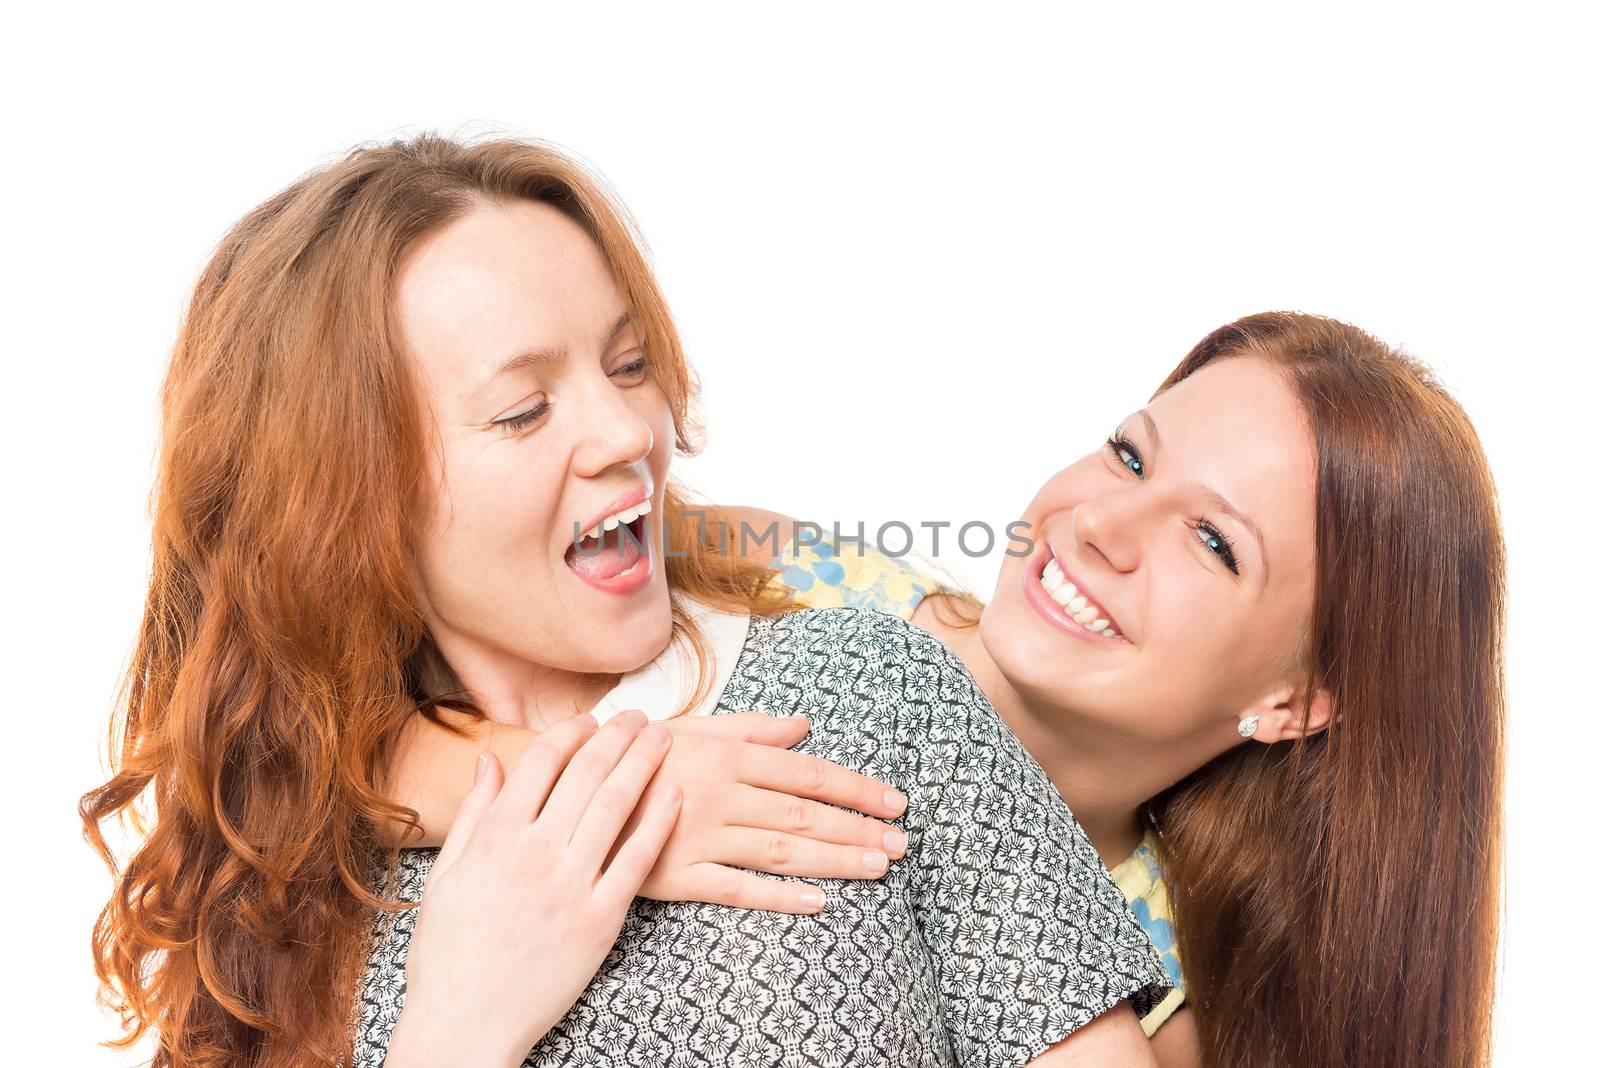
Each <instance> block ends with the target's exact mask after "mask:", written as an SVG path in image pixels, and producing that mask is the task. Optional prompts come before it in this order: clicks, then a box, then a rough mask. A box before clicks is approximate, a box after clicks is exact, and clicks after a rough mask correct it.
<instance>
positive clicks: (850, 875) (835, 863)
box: [706, 827, 889, 879]
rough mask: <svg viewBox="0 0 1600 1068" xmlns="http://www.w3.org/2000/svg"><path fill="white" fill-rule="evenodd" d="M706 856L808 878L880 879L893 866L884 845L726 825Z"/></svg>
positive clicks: (744, 866)
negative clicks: (842, 842)
mask: <svg viewBox="0 0 1600 1068" xmlns="http://www.w3.org/2000/svg"><path fill="white" fill-rule="evenodd" d="M706 859H707V860H711V861H714V862H715V863H718V864H734V865H737V866H739V867H741V868H750V869H752V870H754V871H764V872H769V873H771V874H773V875H799V876H802V877H804V878H808V879H877V878H881V877H882V875H883V873H884V872H886V871H888V870H889V855H888V854H887V853H885V852H884V851H883V849H882V848H881V847H877V846H873V847H869V848H866V849H863V848H861V847H860V846H848V845H833V844H831V843H827V842H813V841H812V840H811V839H809V838H801V837H799V836H798V835H793V834H785V833H784V832H782V831H758V830H756V829H755V828H753V827H724V828H722V829H721V830H720V831H717V832H716V834H715V835H713V836H712V838H711V840H710V841H709V842H708V843H707V845H706Z"/></svg>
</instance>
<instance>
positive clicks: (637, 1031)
mask: <svg viewBox="0 0 1600 1068" xmlns="http://www.w3.org/2000/svg"><path fill="white" fill-rule="evenodd" d="M747 709H759V710H761V711H765V712H770V713H775V714H782V715H790V714H803V715H806V716H809V717H810V719H811V731H810V733H809V734H808V735H807V737H806V739H805V740H804V742H802V743H801V745H800V746H799V747H798V748H799V749H800V750H802V751H805V752H810V753H814V754H816V755H818V756H823V757H827V758H829V759H831V760H835V761H838V762H839V763H842V764H845V765H847V766H850V767H853V768H856V769H857V770H860V771H862V772H865V773H866V774H869V775H872V776H874V777H876V778H879V779H882V780H884V781H886V782H889V783H892V784H894V785H895V786H897V787H898V788H899V789H901V790H903V791H904V792H905V793H906V794H907V796H908V798H909V801H910V804H909V806H908V808H907V811H906V813H905V815H904V816H903V817H902V818H901V819H900V821H898V822H899V825H900V826H901V827H902V828H903V829H904V830H905V832H906V837H907V840H908V849H907V852H906V855H905V856H904V857H903V858H901V859H900V860H898V861H896V862H894V863H893V864H892V865H891V866H890V869H889V872H888V874H887V875H885V876H884V877H883V878H882V879H880V880H878V881H845V880H819V881H818V882H819V883H820V885H822V886H823V887H824V888H825V890H826V893H827V904H826V907H825V908H824V909H823V911H822V912H821V913H820V914H818V915H815V916H785V915H778V914H775V913H766V912H746V911H740V910H736V909H729V908H722V907H719V906H714V905H704V904H695V903H681V902H677V903H663V902H658V901H648V900H639V901H636V902H634V905H633V907H632V909H631V910H630V911H629V913H628V916H627V920H626V922H625V923H624V926H623V928H622V934H621V936H620V937H619V938H618V940H617V944H616V946H615V947H614V948H613V950H612V952H611V954H610V956H609V957H608V958H607V960H606V961H605V963H604V964H603V965H602V966H601V969H600V972H599V974H598V975H596V976H595V979H594V981H593V982H592V983H590V985H589V987H588V989H587V990H585V991H584V993H583V995H582V997H581V998H580V999H579V1001H578V1003H577V1004H576V1005H574V1006H573V1008H572V1010H571V1011H570V1012H569V1013H568V1014H567V1015H566V1017H565V1018H564V1019H563V1020H562V1021H561V1022H560V1023H559V1024H558V1025H557V1026H556V1027H555V1029H554V1030H552V1031H551V1032H550V1033H549V1034H547V1035H546V1036H545V1037H544V1038H543V1039H542V1040H541V1041H540V1042H539V1044H538V1045H537V1046H535V1047H534V1048H533V1050H532V1051H531V1052H530V1053H529V1054H528V1057H527V1059H526V1061H525V1062H524V1063H525V1065H528V1066H537V1068H553V1066H556V1065H562V1066H569V1068H571V1066H579V1065H594V1066H602V1065H603V1066H613V1065H641V1066H648V1065H672V1066H678V1065H735V1066H739V1065H772V1066H783V1068H788V1066H796V1068H798V1066H802V1065H806V1066H810V1065H820V1066H839V1068H842V1066H845V1065H851V1066H856V1065H894V1066H897V1068H900V1066H922V1065H950V1064H961V1065H983V1066H988V1065H996V1066H998V1065H1020V1064H1026V1063H1027V1062H1028V1061H1029V1060H1031V1059H1033V1058H1034V1057H1036V1056H1037V1055H1039V1054H1040V1053H1042V1052H1043V1051H1044V1050H1046V1049H1048V1048H1049V1047H1050V1046H1052V1045H1054V1044H1056V1043H1057V1042H1060V1041H1061V1040H1062V1039H1063V1038H1065V1037H1066V1036H1067V1035H1069V1034H1071V1033H1072V1032H1073V1031H1074V1030H1075V1029H1077V1028H1079V1027H1081V1026H1083V1025H1084V1024H1086V1023H1088V1022H1089V1021H1090V1020H1092V1019H1093V1018H1094V1017H1095V1016H1097V1015H1099V1014H1100V1013H1102V1012H1104V1011H1106V1010H1107V1009H1109V1008H1111V1007H1113V1006H1115V1005H1116V1004H1117V1003H1118V1002H1120V1001H1122V1000H1124V999H1128V998H1131V999H1133V1003H1134V1008H1135V1009H1136V1010H1137V1011H1138V1012H1139V1013H1140V1014H1141V1015H1142V1014H1143V1013H1144V1012H1146V1011H1148V1009H1149V1008H1150V1007H1151V1006H1153V1005H1154V1004H1155V1003H1156V1002H1157V1001H1159V1000H1160V998H1161V997H1162V996H1164V995H1165V993H1166V991H1167V990H1168V989H1169V987H1168V980H1167V978H1166V972H1165V970H1164V969H1163V968H1162V965H1161V961H1160V958H1159V957H1158V956H1157V954H1156V952H1155V951H1154V949H1153V948H1152V947H1151V945H1150V942H1149V939H1148V938H1147V937H1146V936H1145V934H1144V932H1143V930H1142V929H1141V928H1140V927H1139V924H1138V923H1137V922H1136V921H1135V919H1134V917H1133V915H1132V914H1131V913H1130V912H1129V910H1128V906H1127V903H1126V901H1125V900H1124V898H1123V896H1122V893H1121V891H1119V890H1118V889H1117V887H1116V885H1115V884H1114V883H1113V882H1112V881H1111V877H1110V875H1109V874H1108V873H1107V871H1106V869H1105V867H1104V865H1103V864H1102V863H1101V862H1100V858H1099V856H1098V854H1096V853H1095V851H1094V848H1093V847H1092V846H1091V845H1090V844H1089V841H1088V839H1087V838H1085V837H1084V834H1083V832H1082V830H1081V829H1080V828H1079V826H1078V824H1077V821H1076V820H1074V819H1073V817H1072V814H1071V813H1070V812H1069V811H1068V810H1067V807H1066V806H1065V805H1064V804H1063V803H1062V801H1061V798H1060V796H1059V795H1058V794H1057V793H1056V791H1055V789H1054V787H1053V786H1052V785H1051V784H1050V781H1049V779H1048V778H1047V777H1046V776H1045V774H1044V772H1043V771H1042V770H1041V769H1040V767H1039V766H1038V764H1036V763H1035V762H1034V760H1033V759H1032V757H1030V756H1029V755H1028V752H1027V750H1026V749H1024V748H1023V746H1022V744H1021V743H1020V742H1019V741H1018V740H1017V739H1016V737H1015V736H1014V735H1013V734H1012V733H1011V732H1010V731H1009V730H1008V729H1006V727H1005V726H1004V724H1003V723H1002V722H1001V721H1000V719H999V717H998V716H997V715H996V714H995V712H994V710H993V709H992V708H991V707H990V705H989V702H988V700H987V699H986V698H985V697H984V695H983V693H982V691H981V690H979V689H978V687H977V685H976V684H975V683H974V682H973V680H972V677H971V676H970V675H968V674H967V671H966V669H965V668H964V667H963V666H962V665H961V663H960V661H959V660H957V659H956V657H955V656H954V655H953V654H952V653H951V652H950V651H949V650H948V649H947V648H946V647H945V646H944V645H943V644H942V643H940V642H939V641H938V640H937V639H935V638H934V637H932V636H931V635H929V634H927V633H925V632H923V631H921V630H918V629H916V628H914V627H912V626H910V625H909V624H907V623H906V622H905V621H903V620H901V619H899V618H898V617H895V616H891V615H886V614H882V613H877V612H857V611H852V610H850V609H829V610H821V611H804V612H796V613H793V614H790V615H785V616H780V617H778V618H776V619H760V618H758V619H754V620H752V621H751V626H750V632H749V635H748V637H747V639H746V642H745V646H744V650H743V652H742V654H741V655H740V657H739V661H738V664H737V666H736V668H735V669H734V672H733V677H732V679H731V680H730V681H729V683H728V685H727V687H726V688H725V689H724V691H723V694H722V699H721V701H720V703H719V704H718V706H717V710H716V711H717V713H718V714H722V713H730V712H739V711H744V710H747ZM437 854H438V851H437V850H436V849H407V850H402V851H401V854H400V859H399V862H398V863H397V865H396V866H395V868H394V869H393V871H391V872H390V873H389V882H388V883H387V885H386V886H385V888H384V889H385V891H386V892H387V894H388V895H389V897H390V899H391V900H401V901H417V900H420V899H421V896H422V888H423V883H424V881H425V880H426V878H427V874H428V869H429V867H430V866H431V865H432V863H433V859H434V857H435V856H437ZM509 904H511V903H508V905H509ZM415 921H416V912H415V910H409V911H406V912H402V913H395V914H381V913H379V914H376V919H375V926H374V944H373V949H372V953H371V957H370V960H369V963H368V967H367V972H366V977H365V982H364V984H363V988H362V990H361V992H360V998H359V1002H358V1003H357V1005H356V1006H355V1010H356V1015H355V1020H354V1023H353V1028H354V1032H355V1065H356V1068H371V1066H376V1065H380V1064H382V1062H383V1057H384V1053H385V1046H386V1043H387V1041H388V1037H389V1033H390V1031H391V1030H392V1029H393V1027H394V1024H395V1020H396V1019H397V1018H398V1016H399V1014H400V1009H401V1007H402V1005H403V1004H404V999H405V976H404V968H405V957H406V946H407V943H408V942H409V940H410V937H411V931H412V928H413V927H414V925H415ZM528 978H529V981H530V982H537V981H538V976H529V977H528Z"/></svg>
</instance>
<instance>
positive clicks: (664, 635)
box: [581, 588, 672, 675]
mask: <svg viewBox="0 0 1600 1068" xmlns="http://www.w3.org/2000/svg"><path fill="white" fill-rule="evenodd" d="M650 602H651V603H650V604H649V605H648V606H641V607H640V609H639V611H637V612H633V613H629V617H628V618H627V619H626V620H624V621H622V622H620V623H618V624H616V625H614V626H608V627H607V628H606V629H605V631H604V632H603V633H601V634H598V635H596V636H595V639H594V641H593V642H592V643H588V649H587V651H588V652H589V655H590V658H591V659H592V661H593V666H589V667H585V668H583V669H581V670H585V671H589V672H592V673H595V674H602V673H603V674H614V675H626V674H627V673H628V672H630V671H633V670H635V669H636V668H641V667H643V666H644V665H646V664H648V663H649V662H650V661H652V660H654V659H655V658H656V657H658V656H660V655H661V653H662V652H663V651H664V650H665V649H666V648H667V643H668V642H669V641H671V640H672V602H671V601H670V600H668V598H667V596H666V589H665V588H663V589H662V591H661V596H660V597H651V598H650Z"/></svg>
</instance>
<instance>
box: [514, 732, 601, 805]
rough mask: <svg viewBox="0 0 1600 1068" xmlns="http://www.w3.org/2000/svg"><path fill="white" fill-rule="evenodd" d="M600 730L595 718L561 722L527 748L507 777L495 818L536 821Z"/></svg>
mask: <svg viewBox="0 0 1600 1068" xmlns="http://www.w3.org/2000/svg"><path fill="white" fill-rule="evenodd" d="M598 727H599V724H598V723H597V722H596V721H595V718H594V717H593V716H592V715H589V714H588V713H584V714H583V715H581V716H573V717H572V718H571V719H564V720H562V721H561V722H560V723H557V724H556V725H555V726H554V727H551V728H550V729H549V730H547V731H545V732H544V733H543V734H541V735H539V737H537V738H535V739H534V740H533V741H531V742H529V743H528V744H527V745H526V746H524V747H523V750H522V752H521V753H519V754H517V760H516V763H515V764H513V765H512V766H511V772H510V774H508V775H507V776H506V784H505V786H504V787H502V788H501V790H500V796H499V798H498V799H497V800H496V804H495V806H494V815H496V816H499V815H501V814H504V816H505V818H506V819H507V821H508V822H513V823H527V822H528V821H529V820H532V819H533V818H534V817H536V816H537V815H538V814H539V810H540V809H541V808H543V807H544V803H545V799H546V798H548V797H549V796H550V791H551V789H552V788H553V787H554V786H555V783H556V780H557V779H558V778H559V777H560V775H561V772H562V770H563V769H564V768H566V766H567V762H568V761H570V760H571V759H572V755H573V754H574V753H576V752H577V751H578V747H579V746H581V745H582V744H583V743H584V741H585V740H586V739H587V738H589V737H590V736H591V735H593V734H594V733H595V731H596V730H597V729H598Z"/></svg>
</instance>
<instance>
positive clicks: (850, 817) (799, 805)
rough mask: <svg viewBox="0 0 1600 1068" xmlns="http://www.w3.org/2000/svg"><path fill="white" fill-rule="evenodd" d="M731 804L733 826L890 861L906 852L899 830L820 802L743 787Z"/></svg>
mask: <svg viewBox="0 0 1600 1068" xmlns="http://www.w3.org/2000/svg"><path fill="white" fill-rule="evenodd" d="M730 800H731V802H732V803H731V804H730V805H729V806H728V807H729V809H730V810H731V811H733V812H735V813H737V815H736V816H734V818H733V820H732V821H731V822H732V825H733V826H738V827H750V828H754V829H756V830H761V831H786V832H787V833H789V834H793V835H796V836H798V837H801V838H809V839H811V840H812V841H814V842H826V843H832V844H835V845H847V846H858V847H861V848H865V849H881V850H883V851H884V852H885V853H887V854H888V855H889V857H890V858H891V859H893V858H895V857H899V856H902V855H904V853H905V851H906V836H905V832H904V831H902V830H900V828H898V827H893V826H890V825H889V824H887V823H883V822H880V821H878V820H875V819H869V818H867V817H866V816H858V815H856V814H855V813H854V812H847V811H845V810H844V809H842V808H834V807H833V806H832V805H825V804H823V803H822V802H820V801H810V800H807V799H806V798H803V797H795V796H794V795H793V794H781V793H778V792H777V791H776V790H762V789H759V788H757V787H754V786H747V785H745V784H743V783H741V784H740V785H739V788H738V792H737V793H736V794H734V795H733V797H732V798H731V799H730ZM799 874H814V873H799ZM817 874H819V873H817Z"/></svg>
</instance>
